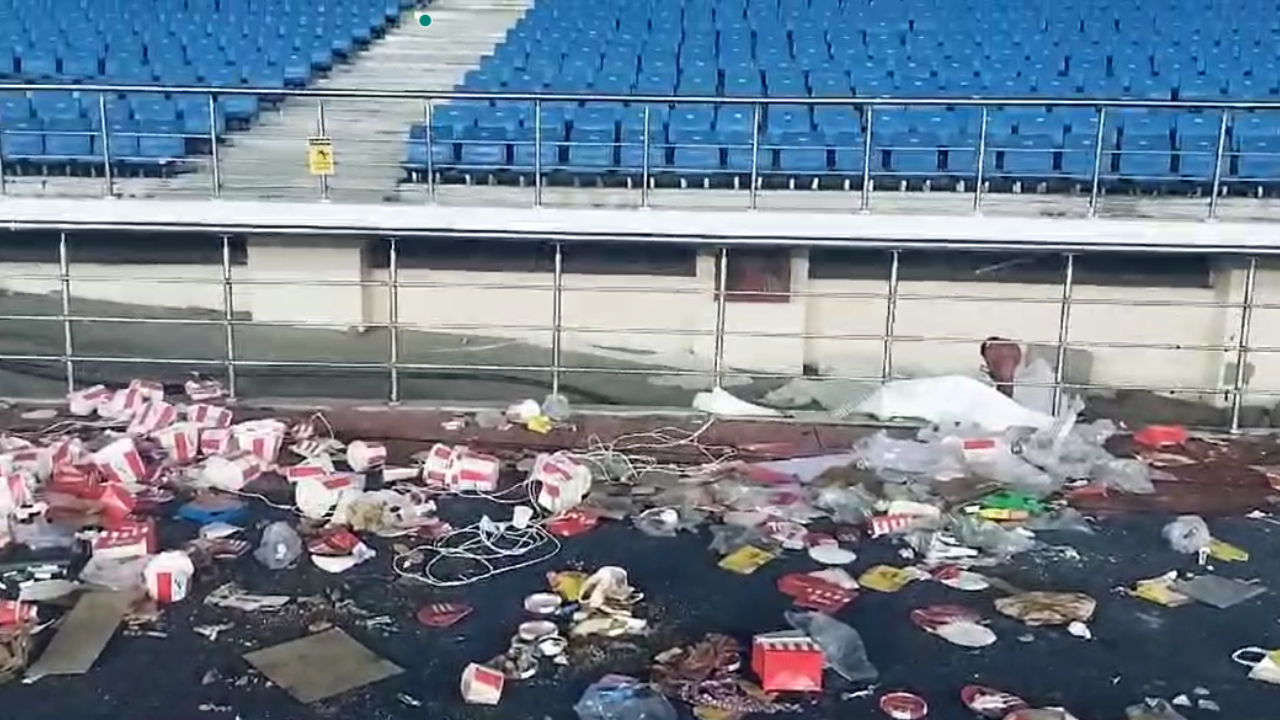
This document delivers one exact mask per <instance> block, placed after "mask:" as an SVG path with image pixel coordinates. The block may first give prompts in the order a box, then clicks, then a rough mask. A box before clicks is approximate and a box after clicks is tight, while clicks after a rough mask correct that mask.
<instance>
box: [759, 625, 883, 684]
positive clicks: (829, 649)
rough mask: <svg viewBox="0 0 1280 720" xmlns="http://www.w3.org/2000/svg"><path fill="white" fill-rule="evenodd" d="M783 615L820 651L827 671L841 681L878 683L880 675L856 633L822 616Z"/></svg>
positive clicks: (847, 626)
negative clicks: (833, 671)
mask: <svg viewBox="0 0 1280 720" xmlns="http://www.w3.org/2000/svg"><path fill="white" fill-rule="evenodd" d="M783 615H784V617H785V618H786V619H787V623H788V624H789V625H791V627H793V628H795V629H796V630H799V631H800V632H802V633H804V634H805V635H808V636H809V637H810V638H812V639H813V641H814V642H815V643H817V644H818V647H820V648H822V655H823V657H824V658H825V659H826V663H827V667H829V668H831V669H832V670H835V671H836V673H838V674H839V675H840V676H841V677H843V678H844V679H845V680H848V681H849V682H854V683H872V682H875V681H876V680H877V679H879V677H880V671H879V670H877V669H876V666H875V665H873V664H871V660H870V658H868V657H867V646H866V645H864V644H863V642H862V636H861V635H859V634H858V631H857V630H855V629H853V628H852V627H851V626H849V625H846V624H845V623H842V622H840V621H839V620H836V619H835V618H833V617H831V616H830V615H827V614H825V613H820V612H794V611H791V610H788V611H787V612H785V613H784V614H783Z"/></svg>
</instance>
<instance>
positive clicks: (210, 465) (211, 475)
mask: <svg viewBox="0 0 1280 720" xmlns="http://www.w3.org/2000/svg"><path fill="white" fill-rule="evenodd" d="M262 471H263V466H262V458H260V457H258V456H257V455H254V454H253V453H251V452H248V451H245V450H242V451H239V452H235V453H232V454H231V455H228V456H226V457H223V456H221V455H216V456H214V457H211V458H209V459H208V460H206V461H205V463H204V468H203V469H202V470H201V472H200V479H201V481H202V482H203V483H204V484H205V485H207V486H209V487H213V488H217V489H219V490H225V491H227V492H239V491H240V490H241V489H243V488H244V486H245V485H248V484H249V483H251V482H253V481H254V480H257V479H258V477H259V476H260V475H262Z"/></svg>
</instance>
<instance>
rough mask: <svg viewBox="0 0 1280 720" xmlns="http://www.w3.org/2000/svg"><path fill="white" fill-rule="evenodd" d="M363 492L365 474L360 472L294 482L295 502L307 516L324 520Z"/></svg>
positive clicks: (299, 510)
mask: <svg viewBox="0 0 1280 720" xmlns="http://www.w3.org/2000/svg"><path fill="white" fill-rule="evenodd" d="M362 492H364V475H361V474H360V473H337V474H334V475H331V476H328V477H317V478H305V479H302V480H299V481H298V482H295V483H294V484H293V504H294V505H296V506H297V507H298V512H300V513H302V514H303V515H304V516H305V517H308V518H311V519H312V520H323V519H325V518H326V517H328V516H329V514H330V513H332V512H334V511H336V510H337V509H338V508H339V507H341V506H342V505H344V504H346V503H349V502H351V501H352V500H354V499H355V498H356V497H359V495H360V493H362Z"/></svg>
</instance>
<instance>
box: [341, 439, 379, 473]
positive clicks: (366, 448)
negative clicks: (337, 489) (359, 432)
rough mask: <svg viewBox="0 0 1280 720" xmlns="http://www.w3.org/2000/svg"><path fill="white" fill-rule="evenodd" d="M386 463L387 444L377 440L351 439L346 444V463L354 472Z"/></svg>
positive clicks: (365, 470)
mask: <svg viewBox="0 0 1280 720" xmlns="http://www.w3.org/2000/svg"><path fill="white" fill-rule="evenodd" d="M386 463H387V446H386V445H383V444H382V443H379V442H367V441H365V440H352V441H351V444H350V445H348V446H347V465H349V466H350V467H351V469H352V470H355V471H356V472H367V471H369V470H373V469H375V468H380V467H382V466H383V465H385V464H386Z"/></svg>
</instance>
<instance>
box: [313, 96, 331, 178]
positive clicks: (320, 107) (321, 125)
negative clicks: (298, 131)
mask: <svg viewBox="0 0 1280 720" xmlns="http://www.w3.org/2000/svg"><path fill="white" fill-rule="evenodd" d="M326 132H327V129H326V128H325V122H324V98H316V135H319V136H320V137H324V136H325V134H326ZM320 199H321V200H328V199H329V177H328V176H327V175H321V176H320Z"/></svg>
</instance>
